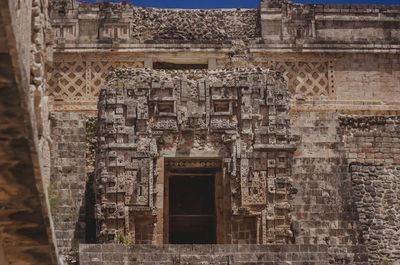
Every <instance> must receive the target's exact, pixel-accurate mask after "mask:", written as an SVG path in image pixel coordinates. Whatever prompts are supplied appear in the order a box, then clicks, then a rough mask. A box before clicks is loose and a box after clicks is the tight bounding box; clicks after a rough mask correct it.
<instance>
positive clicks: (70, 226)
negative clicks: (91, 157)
mask: <svg viewBox="0 0 400 265" xmlns="http://www.w3.org/2000/svg"><path fill="white" fill-rule="evenodd" d="M85 123H86V117H85V115H84V114H79V113H52V119H51V127H52V129H51V132H52V140H53V147H52V150H51V151H52V163H51V180H50V185H49V188H48V193H49V202H50V207H51V211H52V216H53V220H54V229H55V233H56V237H57V245H58V249H59V251H60V256H61V258H62V259H63V262H67V261H68V262H72V261H74V260H75V257H74V252H75V253H76V251H77V247H78V244H79V243H84V242H86V235H85V231H86V218H85V213H86V211H85V210H86V209H85V206H86V198H85V188H86V182H87V178H86V124H85Z"/></svg>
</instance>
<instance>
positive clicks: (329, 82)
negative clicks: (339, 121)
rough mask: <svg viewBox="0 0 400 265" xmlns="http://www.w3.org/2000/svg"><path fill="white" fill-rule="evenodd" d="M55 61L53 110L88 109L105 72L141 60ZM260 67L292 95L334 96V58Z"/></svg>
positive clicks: (140, 64) (51, 73)
mask: <svg viewBox="0 0 400 265" xmlns="http://www.w3.org/2000/svg"><path fill="white" fill-rule="evenodd" d="M59 59H60V61H57V62H54V64H53V66H52V67H50V68H49V69H48V75H49V82H48V85H49V90H48V95H49V96H50V97H51V98H52V99H54V100H55V103H54V108H55V110H64V111H65V110H69V109H71V110H73V109H75V110H78V109H79V108H84V109H88V108H89V106H88V105H87V104H86V106H82V104H85V103H92V105H93V108H92V110H95V103H96V102H97V99H98V92H99V90H100V89H101V87H102V86H103V85H104V84H105V79H106V76H107V73H109V72H110V71H112V70H113V69H116V68H118V67H121V68H142V67H143V62H141V61H136V62H123V61H122V62H116V61H106V60H104V61H74V62H62V59H63V58H59ZM257 64H259V65H260V66H262V67H265V68H269V69H274V70H276V71H280V72H281V73H282V74H283V76H284V77H285V79H286V81H287V84H288V88H289V92H290V94H291V95H292V96H295V95H299V96H302V97H306V98H310V97H311V98H318V99H327V98H329V97H330V96H332V95H334V93H335V89H334V71H333V70H332V67H333V66H332V64H333V61H329V60H328V59H321V60H320V61H317V60H314V61H311V62H307V61H298V60H290V59H288V60H268V61H261V62H259V63H257Z"/></svg>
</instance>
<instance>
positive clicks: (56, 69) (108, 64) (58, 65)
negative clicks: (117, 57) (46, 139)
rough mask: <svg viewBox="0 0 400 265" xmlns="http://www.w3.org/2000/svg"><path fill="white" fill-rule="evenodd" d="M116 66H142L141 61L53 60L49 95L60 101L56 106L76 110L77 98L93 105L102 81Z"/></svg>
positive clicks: (77, 107) (49, 78)
mask: <svg viewBox="0 0 400 265" xmlns="http://www.w3.org/2000/svg"><path fill="white" fill-rule="evenodd" d="M119 67H124V68H142V67H143V62H114V61H76V62H54V63H53V65H52V66H50V67H48V73H47V74H48V80H49V82H48V85H49V89H48V96H50V98H51V99H53V100H56V101H57V102H63V104H57V105H56V106H55V108H56V109H61V110H68V109H76V110H78V109H79V108H80V107H79V103H80V102H85V103H92V104H93V105H96V104H97V99H98V93H99V90H100V88H101V87H102V86H103V85H104V83H105V79H106V76H107V74H108V73H109V72H110V71H112V70H114V69H116V68H119ZM74 105H76V106H74ZM81 107H83V106H81Z"/></svg>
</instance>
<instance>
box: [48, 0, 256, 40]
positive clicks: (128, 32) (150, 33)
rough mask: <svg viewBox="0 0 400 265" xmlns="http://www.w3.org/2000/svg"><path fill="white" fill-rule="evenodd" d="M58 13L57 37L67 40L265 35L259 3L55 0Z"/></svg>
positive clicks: (209, 37) (55, 15) (246, 36)
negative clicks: (169, 5)
mask: <svg viewBox="0 0 400 265" xmlns="http://www.w3.org/2000/svg"><path fill="white" fill-rule="evenodd" d="M89 14H90V15H89ZM52 19H53V28H54V30H55V34H56V37H57V38H58V40H59V41H61V42H63V43H71V41H73V40H79V41H80V42H82V41H83V42H97V41H100V42H107V41H118V42H121V43H126V42H130V43H140V42H146V43H151V42H153V41H154V42H160V41H161V42H169V41H172V42H191V43H193V42H200V43H201V42H207V43H218V42H221V41H231V40H236V39H254V38H257V37H260V27H259V23H258V20H259V13H258V10H257V9H249V10H241V9H240V8H239V9H226V10H184V9H159V8H148V7H146V8H143V7H134V6H133V5H132V4H127V3H110V2H105V3H102V4H100V5H99V4H87V3H77V2H75V1H72V2H70V3H68V4H67V5H65V4H64V3H62V2H59V3H55V4H54V6H53V10H52ZM66 19H67V20H68V23H65V20H66ZM116 22H117V23H116Z"/></svg>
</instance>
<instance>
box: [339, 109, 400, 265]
mask: <svg viewBox="0 0 400 265" xmlns="http://www.w3.org/2000/svg"><path fill="white" fill-rule="evenodd" d="M340 124H341V129H342V131H343V135H344V136H343V141H344V148H345V150H346V156H347V159H348V162H349V163H350V165H349V175H350V176H349V177H351V185H352V189H351V193H352V196H351V200H352V202H353V203H354V205H355V210H356V212H357V215H358V220H359V222H360V226H359V230H360V238H361V241H362V242H363V244H364V245H365V246H366V247H367V249H368V256H369V261H370V262H371V263H383V264H385V263H384V262H385V261H386V264H396V263H395V262H397V263H398V262H400V247H399V246H400V234H399V227H400V223H399V214H400V203H399V199H400V197H399V195H400V190H399V189H400V186H399V185H400V171H399V169H400V167H399V162H400V160H399V159H400V136H399V135H400V134H399V132H400V119H399V117H398V116H381V117H376V116H342V117H340Z"/></svg>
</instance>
